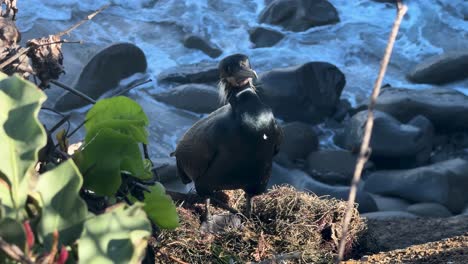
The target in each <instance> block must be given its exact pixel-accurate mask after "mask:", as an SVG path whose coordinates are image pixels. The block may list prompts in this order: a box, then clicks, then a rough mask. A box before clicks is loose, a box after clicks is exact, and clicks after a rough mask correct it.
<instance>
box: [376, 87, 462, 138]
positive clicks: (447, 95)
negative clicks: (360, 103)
mask: <svg viewBox="0 0 468 264" xmlns="http://www.w3.org/2000/svg"><path fill="white" fill-rule="evenodd" d="M376 109H377V110H380V111H383V112H386V113H388V114H390V115H392V116H393V117H395V118H396V119H398V120H400V122H408V121H409V120H411V119H412V118H414V117H415V116H417V115H423V116H425V117H427V118H428V119H429V120H431V122H432V124H433V125H434V127H435V128H436V130H438V131H445V132H447V131H457V130H466V129H468V96H466V95H464V94H463V93H461V92H459V91H456V90H452V89H445V88H431V89H427V90H408V89H402V88H393V87H392V88H386V89H383V90H382V92H381V93H380V95H379V98H378V101H377V105H376Z"/></svg>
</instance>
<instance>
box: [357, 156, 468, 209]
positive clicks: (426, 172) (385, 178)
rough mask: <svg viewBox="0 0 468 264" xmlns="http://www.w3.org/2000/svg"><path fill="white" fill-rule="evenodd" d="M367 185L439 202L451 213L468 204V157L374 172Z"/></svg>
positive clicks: (370, 189) (375, 190)
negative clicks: (466, 158)
mask: <svg viewBox="0 0 468 264" xmlns="http://www.w3.org/2000/svg"><path fill="white" fill-rule="evenodd" d="M364 189H365V190H366V191H368V192H371V193H376V194H381V195H389V196H396V197H400V198H403V199H406V200H409V201H414V202H421V203H439V204H442V205H444V206H446V207H447V208H448V209H449V210H450V211H451V212H452V213H460V212H461V211H462V210H463V209H464V208H465V206H466V205H467V204H468V195H466V194H467V193H468V161H466V160H463V159H452V160H448V161H444V162H440V163H436V164H432V165H429V166H425V167H419V168H415V169H410V170H389V171H377V172H373V173H371V174H370V175H369V176H368V178H367V180H366V182H365V184H364Z"/></svg>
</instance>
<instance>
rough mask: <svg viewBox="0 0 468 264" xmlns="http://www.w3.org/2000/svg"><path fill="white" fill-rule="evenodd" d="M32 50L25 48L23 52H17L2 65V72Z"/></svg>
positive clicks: (0, 66)
mask: <svg viewBox="0 0 468 264" xmlns="http://www.w3.org/2000/svg"><path fill="white" fill-rule="evenodd" d="M30 49H31V48H30V47H27V48H23V49H22V50H21V51H19V52H17V53H16V54H15V55H13V56H11V57H10V58H9V59H8V60H6V61H4V62H3V63H2V64H0V70H3V68H5V67H6V66H8V65H10V63H12V62H14V61H15V60H17V59H18V58H19V57H21V56H22V55H23V54H26V53H27V52H28V51H29V50H30Z"/></svg>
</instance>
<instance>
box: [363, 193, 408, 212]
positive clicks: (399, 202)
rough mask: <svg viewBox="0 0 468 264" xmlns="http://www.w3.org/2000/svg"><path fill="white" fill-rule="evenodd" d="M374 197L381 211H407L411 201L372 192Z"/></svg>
mask: <svg viewBox="0 0 468 264" xmlns="http://www.w3.org/2000/svg"><path fill="white" fill-rule="evenodd" d="M371 196H372V198H374V201H375V203H376V204H377V207H378V208H379V211H405V210H406V208H408V206H410V203H409V202H408V201H406V200H404V199H401V198H396V197H388V196H382V195H378V194H371Z"/></svg>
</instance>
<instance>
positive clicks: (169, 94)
mask: <svg viewBox="0 0 468 264" xmlns="http://www.w3.org/2000/svg"><path fill="white" fill-rule="evenodd" d="M153 97H154V98H155V99H156V100H158V101H160V102H163V103H166V104H170V105H173V106H175V107H177V108H181V109H185V110H188V111H192V112H196V113H211V112H212V111H214V110H216V109H217V108H218V107H219V97H218V92H217V91H216V88H215V87H213V86H209V85H205V84H184V85H180V86H177V87H174V88H172V89H170V90H167V91H164V92H162V93H158V94H155V95H153Z"/></svg>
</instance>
